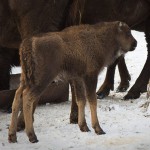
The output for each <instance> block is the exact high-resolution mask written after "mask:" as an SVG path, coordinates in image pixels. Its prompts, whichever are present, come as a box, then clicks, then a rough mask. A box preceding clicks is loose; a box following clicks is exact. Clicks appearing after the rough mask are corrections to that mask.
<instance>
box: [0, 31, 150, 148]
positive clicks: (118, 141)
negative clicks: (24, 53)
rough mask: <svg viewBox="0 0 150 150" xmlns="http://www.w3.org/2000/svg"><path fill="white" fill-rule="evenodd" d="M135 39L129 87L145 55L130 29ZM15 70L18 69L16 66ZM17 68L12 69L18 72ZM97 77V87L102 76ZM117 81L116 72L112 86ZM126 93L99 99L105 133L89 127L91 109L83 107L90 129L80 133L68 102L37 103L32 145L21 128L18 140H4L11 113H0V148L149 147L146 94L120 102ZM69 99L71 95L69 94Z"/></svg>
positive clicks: (142, 41)
mask: <svg viewBox="0 0 150 150" xmlns="http://www.w3.org/2000/svg"><path fill="white" fill-rule="evenodd" d="M132 33H133V35H134V37H135V38H136V39H137V41H138V46H137V48H136V50H135V51H133V52H129V53H128V54H127V55H126V57H125V58H126V62H127V66H128V69H129V72H130V75H131V79H132V80H131V82H130V86H132V85H133V84H134V82H135V80H136V79H137V77H138V76H139V74H140V71H141V70H142V68H143V65H144V63H145V60H146V57H147V50H146V42H145V38H144V34H143V33H140V32H136V31H133V32H132ZM17 69H18V68H17ZM18 71H20V69H19V70H17V71H16V68H15V69H13V72H15V73H16V72H18ZM105 71H106V70H104V71H103V72H102V73H101V75H100V76H99V80H98V87H99V86H100V85H101V84H102V82H103V80H104V77H105ZM119 82H120V77H119V74H118V71H116V75H115V89H116V87H117V86H118V84H119ZM125 94H126V92H124V93H116V92H115V91H111V93H110V95H109V96H108V97H107V98H105V99H103V100H98V118H99V121H100V125H101V127H102V128H103V130H104V131H105V132H106V134H105V135H96V134H95V133H94V131H93V129H92V128H91V121H90V110H89V107H88V105H87V106H86V119H87V124H88V126H89V128H90V130H91V132H88V133H82V132H81V131H80V130H79V127H78V125H74V124H70V123H69V115H70V105H71V101H70V100H69V101H68V102H65V103H61V104H47V105H44V106H38V107H37V109H36V112H35V122H34V128H35V133H36V134H37V137H38V140H39V142H38V143H36V144H31V143H30V142H29V141H28V138H27V136H26V134H25V132H24V131H22V132H19V133H17V137H18V143H15V144H10V143H8V141H7V138H8V137H7V135H8V125H9V123H10V117H11V114H6V113H2V112H0V150H5V149H6V150H17V149H21V150H26V149H30V150H68V149H71V150H80V149H81V150H91V149H92V150H108V149H109V150H148V149H150V106H149V107H148V108H147V109H146V110H145V108H144V105H143V103H145V102H146V101H147V99H146V93H144V94H142V95H141V97H140V98H139V99H137V100H129V101H123V100H122V98H123V96H124V95H125ZM70 98H71V96H70Z"/></svg>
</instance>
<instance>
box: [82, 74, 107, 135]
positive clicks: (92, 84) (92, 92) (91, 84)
mask: <svg viewBox="0 0 150 150" xmlns="http://www.w3.org/2000/svg"><path fill="white" fill-rule="evenodd" d="M96 85H97V76H94V75H91V76H86V77H85V88H86V95H87V98H88V101H89V104H90V109H91V120H92V127H93V129H94V130H95V133H96V134H98V135H100V134H105V132H104V131H103V130H102V128H101V127H100V125H99V121H98V117H97V99H96Z"/></svg>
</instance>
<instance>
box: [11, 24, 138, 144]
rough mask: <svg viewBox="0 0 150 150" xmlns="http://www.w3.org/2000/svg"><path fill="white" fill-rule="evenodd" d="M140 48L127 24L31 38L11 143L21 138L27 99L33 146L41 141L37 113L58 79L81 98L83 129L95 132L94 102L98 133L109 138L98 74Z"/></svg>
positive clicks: (77, 28)
mask: <svg viewBox="0 0 150 150" xmlns="http://www.w3.org/2000/svg"><path fill="white" fill-rule="evenodd" d="M135 47H136V40H135V39H134V38H133V36H132V35H131V31H130V28H129V27H128V26H127V25H126V24H125V23H122V22H112V23H100V24H96V25H81V26H74V27H70V28H67V29H65V30H63V31H62V32H55V33H47V34H40V35H37V36H34V37H32V38H30V39H25V40H24V41H23V42H22V44H21V47H20V57H21V66H22V74H21V83H20V87H19V88H18V90H17V91H16V95H15V99H14V103H13V107H12V118H11V124H10V128H9V141H10V142H16V140H17V139H16V128H17V115H18V111H19V107H20V105H21V104H20V103H21V101H20V100H21V97H22V98H23V112H24V119H25V128H26V133H27V136H28V138H29V141H30V142H33V143H34V142H37V141H38V140H37V137H36V135H35V132H34V128H33V113H34V111H35V107H36V104H37V102H38V100H39V98H40V96H41V94H42V93H43V91H44V90H45V88H46V87H47V86H48V85H49V84H51V83H52V81H53V80H58V79H61V80H68V81H69V82H72V83H73V84H74V92H72V94H75V95H74V97H76V103H77V106H78V125H79V128H80V130H81V131H83V132H87V131H89V128H88V126H87V124H86V119H85V104H86V99H88V102H89V104H90V109H91V120H92V127H93V128H94V130H95V132H96V133H97V134H104V131H103V130H102V129H101V127H100V125H99V121H98V117H97V99H96V85H97V77H98V74H99V72H100V71H101V70H102V69H103V68H104V66H108V65H109V64H111V63H112V62H113V61H114V60H115V59H116V58H117V57H118V56H120V55H122V54H124V53H126V52H127V51H132V50H134V49H135Z"/></svg>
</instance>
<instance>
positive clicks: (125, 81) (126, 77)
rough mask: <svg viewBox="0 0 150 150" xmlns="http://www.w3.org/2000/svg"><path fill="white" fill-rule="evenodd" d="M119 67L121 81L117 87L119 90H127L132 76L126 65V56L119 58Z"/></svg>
mask: <svg viewBox="0 0 150 150" xmlns="http://www.w3.org/2000/svg"><path fill="white" fill-rule="evenodd" d="M118 68H119V74H120V78H121V82H120V85H119V86H118V88H117V92H125V91H126V90H127V89H128V87H129V81H130V80H131V77H130V74H129V72H128V69H127V66H126V63H125V59H124V56H121V57H120V58H119V62H118Z"/></svg>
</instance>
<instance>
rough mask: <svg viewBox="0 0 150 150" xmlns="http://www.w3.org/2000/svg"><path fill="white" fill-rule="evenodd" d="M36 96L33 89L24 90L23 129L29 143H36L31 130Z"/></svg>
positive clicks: (36, 100)
mask: <svg viewBox="0 0 150 150" xmlns="http://www.w3.org/2000/svg"><path fill="white" fill-rule="evenodd" d="M36 95H37V94H36V92H35V89H32V90H30V89H28V88H26V89H25V90H24V92H23V115H24V120H25V129H26V134H27V136H28V138H29V141H30V142H31V143H36V142H38V140H37V137H36V135H35V132H34V128H33V115H34V111H35V108H36V105H37V103H38V100H39V97H38V96H36Z"/></svg>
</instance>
